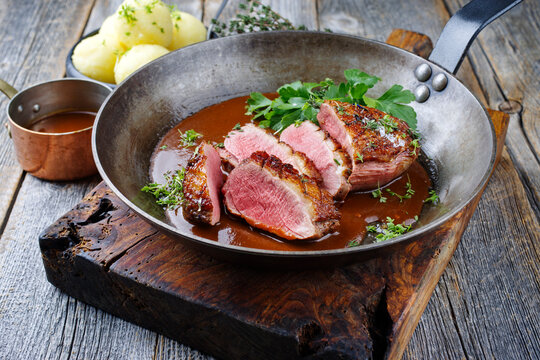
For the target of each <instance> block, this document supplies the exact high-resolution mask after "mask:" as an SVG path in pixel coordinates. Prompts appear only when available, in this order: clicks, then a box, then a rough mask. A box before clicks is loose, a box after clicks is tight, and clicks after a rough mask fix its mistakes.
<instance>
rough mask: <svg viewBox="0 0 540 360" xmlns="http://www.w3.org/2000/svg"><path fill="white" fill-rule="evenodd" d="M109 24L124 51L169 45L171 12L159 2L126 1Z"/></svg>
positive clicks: (170, 39) (157, 0) (149, 0)
mask: <svg viewBox="0 0 540 360" xmlns="http://www.w3.org/2000/svg"><path fill="white" fill-rule="evenodd" d="M111 22H113V24H112V25H111V26H113V25H114V31H115V32H116V34H117V36H118V40H119V41H120V43H121V44H122V45H123V46H124V47H125V48H126V49H129V48H130V47H132V46H135V45H140V44H156V45H161V46H163V47H168V46H169V45H170V44H171V41H172V29H173V25H172V19H171V11H170V10H169V7H168V6H167V5H165V4H164V3H163V2H161V1H159V0H126V1H124V2H123V3H122V4H121V5H120V7H119V8H118V10H117V11H116V14H114V15H113V20H112V21H111Z"/></svg>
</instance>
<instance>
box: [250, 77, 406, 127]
mask: <svg viewBox="0 0 540 360" xmlns="http://www.w3.org/2000/svg"><path fill="white" fill-rule="evenodd" d="M344 74H345V79H346V82H342V83H339V84H336V83H334V81H333V80H332V79H326V80H323V81H321V82H318V83H310V82H306V83H304V82H301V81H295V82H293V83H290V84H285V85H283V86H281V87H280V88H279V89H278V90H277V92H278V94H279V97H277V98H275V99H274V100H270V99H268V98H267V97H266V96H264V95H263V94H261V93H259V92H253V93H251V95H250V97H249V98H248V100H247V107H246V108H247V112H246V115H252V116H253V119H254V120H257V121H259V126H260V127H263V128H271V129H273V130H274V131H276V132H281V131H283V130H284V129H285V128H287V127H288V126H290V125H291V124H294V123H296V124H297V123H299V122H302V121H305V120H309V121H312V122H314V123H315V124H317V114H318V113H319V108H320V106H321V104H322V103H323V102H324V101H325V100H337V101H342V102H348V103H351V104H358V105H364V106H371V107H375V108H377V109H379V110H381V111H384V112H386V113H388V114H390V115H393V116H395V117H398V118H400V119H402V120H404V121H405V122H407V124H408V125H409V127H410V128H411V129H412V130H413V131H415V130H416V113H415V111H414V109H413V108H412V107H410V106H408V105H405V104H408V103H410V102H411V101H413V100H414V95H413V93H412V92H410V91H409V90H404V89H403V87H402V86H400V85H394V86H392V87H391V88H390V89H388V90H387V91H386V92H385V93H384V94H383V95H381V96H380V97H379V98H377V99H375V98H372V97H370V96H368V95H367V91H368V90H369V89H371V88H372V87H373V86H374V85H375V84H376V83H377V82H379V80H380V78H378V77H376V76H373V75H369V74H366V73H365V72H363V71H360V70H358V69H347V70H345V72H344ZM382 120H383V123H380V122H374V124H373V126H376V127H378V126H380V125H382V126H384V127H385V129H388V130H392V131H393V129H394V128H396V127H397V124H395V123H394V122H393V121H392V120H391V119H390V118H386V119H382ZM366 126H367V124H366Z"/></svg>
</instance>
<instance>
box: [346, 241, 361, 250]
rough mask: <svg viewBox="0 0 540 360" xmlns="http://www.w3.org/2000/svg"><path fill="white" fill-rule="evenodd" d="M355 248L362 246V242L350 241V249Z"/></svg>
mask: <svg viewBox="0 0 540 360" xmlns="http://www.w3.org/2000/svg"><path fill="white" fill-rule="evenodd" d="M355 246H360V241H358V240H356V239H354V240H351V241H349V243H348V244H347V247H348V248H350V247H355Z"/></svg>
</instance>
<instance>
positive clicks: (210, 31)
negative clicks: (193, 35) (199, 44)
mask: <svg viewBox="0 0 540 360" xmlns="http://www.w3.org/2000/svg"><path fill="white" fill-rule="evenodd" d="M228 1H229V0H223V1H222V2H221V5H219V9H218V11H217V13H216V15H215V16H214V18H213V19H212V22H211V23H210V25H209V26H208V31H207V32H206V40H210V39H212V38H213V35H214V32H213V30H214V21H216V20H217V19H218V18H219V16H220V15H221V13H222V12H223V9H225V6H227V2H228Z"/></svg>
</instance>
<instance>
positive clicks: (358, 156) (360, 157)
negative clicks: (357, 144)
mask: <svg viewBox="0 0 540 360" xmlns="http://www.w3.org/2000/svg"><path fill="white" fill-rule="evenodd" d="M356 160H358V161H360V162H362V163H363V162H364V155H362V154H360V153H359V152H358V151H357V152H356Z"/></svg>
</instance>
